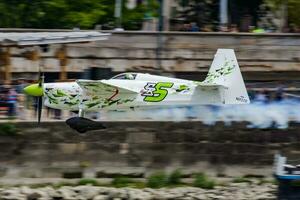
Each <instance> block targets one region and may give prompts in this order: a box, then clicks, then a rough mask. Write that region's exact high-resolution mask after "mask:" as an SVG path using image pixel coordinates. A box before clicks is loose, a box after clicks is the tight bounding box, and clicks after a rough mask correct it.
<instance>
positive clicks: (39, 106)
mask: <svg viewBox="0 0 300 200" xmlns="http://www.w3.org/2000/svg"><path fill="white" fill-rule="evenodd" d="M37 103H38V105H37V109H38V110H37V111H38V124H40V123H41V117H42V110H43V96H40V97H38V102H37Z"/></svg>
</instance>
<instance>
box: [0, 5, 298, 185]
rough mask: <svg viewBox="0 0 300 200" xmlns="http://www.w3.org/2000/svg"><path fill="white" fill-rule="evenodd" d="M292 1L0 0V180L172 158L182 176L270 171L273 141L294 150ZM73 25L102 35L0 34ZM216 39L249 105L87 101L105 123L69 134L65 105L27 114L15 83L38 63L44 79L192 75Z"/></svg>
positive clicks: (145, 167)
mask: <svg viewBox="0 0 300 200" xmlns="http://www.w3.org/2000/svg"><path fill="white" fill-rule="evenodd" d="M299 11H300V1H298V0H251V1H243V0H115V1H111V0H81V1H72V0H35V1H32V0H10V1H6V0H0V18H1V20H0V27H1V28H0V31H1V32H2V33H3V35H1V36H0V47H1V48H0V50H1V51H0V72H1V73H0V76H1V78H0V137H1V142H0V143H1V145H0V146H1V147H0V149H1V151H0V163H1V166H0V176H1V177H2V178H0V182H1V181H2V183H4V184H8V183H12V179H14V180H15V181H16V180H20V181H21V183H24V182H26V181H25V180H24V179H22V178H46V179H43V180H44V181H45V180H46V181H49V180H50V179H51V178H67V179H68V178H75V179H76V178H77V179H78V178H86V177H88V178H103V177H104V178H107V177H108V178H112V177H115V176H117V175H120V174H121V175H126V176H132V177H135V178H143V177H146V176H147V174H149V173H150V172H151V171H155V170H162V169H163V170H166V171H172V170H174V169H177V168H180V169H181V170H182V171H183V172H184V174H185V176H186V177H191V174H193V173H195V172H200V171H202V172H205V173H208V174H210V175H212V176H216V177H231V178H232V177H242V176H245V175H255V176H259V177H263V178H270V177H272V164H273V155H274V153H276V152H278V151H281V152H283V153H285V154H286V155H288V156H289V157H290V158H293V159H294V160H295V161H297V160H298V159H299V156H300V151H299V148H298V146H299V145H298V144H299V138H300V135H299V127H300V126H299V122H300V91H299V89H300V79H299V77H300V61H299V59H300V47H299V45H300V34H299V31H300V29H299V26H300V21H299V18H300V12H299ZM73 30H76V31H85V30H96V31H100V32H108V33H112V35H111V36H109V38H108V39H107V40H103V41H97V42H91V43H83V44H53V45H41V46H30V47H21V46H18V45H7V42H8V39H7V38H8V37H9V35H10V34H12V33H14V32H18V33H31V32H37V33H39V32H57V31H66V32H69V31H73ZM2 33H1V34H2ZM218 48H231V49H234V50H235V52H236V56H237V59H238V62H239V64H240V67H241V71H242V75H243V77H244V80H245V82H246V86H247V89H248V92H249V95H250V98H251V101H252V103H251V104H250V105H244V106H197V107H186V108H169V109H166V110H154V111H153V110H152V111H149V112H147V111H139V112H133V111H130V112H125V113H111V112H101V113H100V114H99V113H91V114H90V115H89V117H91V118H94V119H98V120H101V121H103V122H105V123H106V125H107V126H108V129H106V130H99V131H93V132H91V133H88V134H87V135H85V136H80V135H78V134H77V133H75V132H74V131H73V130H71V129H69V128H68V127H67V126H66V125H65V124H64V120H66V119H67V118H69V117H70V116H75V115H74V113H70V112H67V111H60V110H54V109H49V108H44V111H43V116H42V121H43V122H42V124H41V125H40V126H37V124H36V107H37V102H36V99H35V98H32V97H29V96H26V95H25V94H24V93H23V91H22V89H23V88H24V87H25V86H26V85H28V84H30V83H33V82H35V81H36V80H37V78H38V72H39V69H42V71H43V72H45V82H63V81H73V80H76V79H80V78H82V79H93V80H98V79H108V78H110V77H112V76H114V75H116V74H118V73H122V72H144V73H152V74H161V75H164V76H170V77H177V78H183V79H189V80H198V81H202V80H204V78H205V76H206V75H207V71H208V69H209V67H210V64H211V62H212V60H213V57H214V54H215V52H216V51H217V49H218ZM16 177H17V178H18V179H15V178H16ZM26 180H27V179H26ZM55 180H56V179H55ZM59 180H60V179H59ZM22 181H23V182H22ZM27 181H28V180H27ZM17 183H19V182H18V181H17Z"/></svg>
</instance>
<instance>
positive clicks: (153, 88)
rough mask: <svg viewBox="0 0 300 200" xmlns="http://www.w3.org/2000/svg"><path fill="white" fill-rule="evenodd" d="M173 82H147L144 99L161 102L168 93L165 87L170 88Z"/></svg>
mask: <svg viewBox="0 0 300 200" xmlns="http://www.w3.org/2000/svg"><path fill="white" fill-rule="evenodd" d="M173 85H174V84H173V83H171V82H158V83H147V85H145V87H144V88H145V92H144V93H143V94H142V96H144V97H145V98H144V101H147V102H161V101H163V100H164V99H165V98H166V96H167V95H168V90H167V88H172V86H173Z"/></svg>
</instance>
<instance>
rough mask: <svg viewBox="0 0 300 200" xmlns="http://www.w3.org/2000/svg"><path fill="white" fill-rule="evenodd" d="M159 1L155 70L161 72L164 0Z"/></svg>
mask: <svg viewBox="0 0 300 200" xmlns="http://www.w3.org/2000/svg"><path fill="white" fill-rule="evenodd" d="M158 2H159V10H158V14H159V19H158V26H157V48H156V65H157V66H156V67H157V71H158V72H159V73H160V74H161V73H162V71H163V69H162V64H161V51H162V43H163V39H162V33H161V32H162V31H163V30H164V16H163V10H164V8H163V5H164V0H158Z"/></svg>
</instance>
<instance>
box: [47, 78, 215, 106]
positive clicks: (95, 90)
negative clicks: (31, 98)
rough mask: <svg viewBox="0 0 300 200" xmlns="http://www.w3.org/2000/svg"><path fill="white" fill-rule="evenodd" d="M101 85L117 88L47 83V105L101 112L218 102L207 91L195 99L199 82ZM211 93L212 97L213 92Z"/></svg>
mask: <svg viewBox="0 0 300 200" xmlns="http://www.w3.org/2000/svg"><path fill="white" fill-rule="evenodd" d="M139 76H143V77H142V79H143V80H139ZM140 78H141V77H140ZM101 82H102V83H107V84H112V85H115V86H116V87H105V86H103V85H102V84H95V83H94V82H89V81H88V80H86V82H85V80H81V82H80V83H81V85H79V84H78V83H77V82H65V83H45V84H44V100H45V104H44V105H45V106H48V107H51V108H55V109H62V110H70V111H78V110H79V109H82V110H84V111H99V110H101V109H105V110H124V109H134V108H141V109H143V108H147V107H155V106H175V105H176V106H177V105H191V104H201V103H202V102H203V104H204V103H207V102H208V101H211V102H212V103H215V102H217V98H215V100H214V95H205V94H204V93H205V91H202V93H203V96H202V98H200V99H199V98H196V96H195V95H193V94H194V93H195V92H194V91H195V88H196V87H197V85H198V82H195V81H189V80H182V79H176V78H166V77H163V76H155V75H150V74H135V80H125V79H109V80H101ZM118 86H119V87H126V88H127V89H128V91H127V90H124V91H122V89H120V88H119V87H118ZM120 90H121V91H120ZM129 90H130V91H135V92H130V91H129ZM209 92H210V94H211V93H212V91H211V90H210V91H209ZM208 98H210V100H208ZM201 99H203V100H201ZM196 100H197V101H196ZM214 101H215V102H214Z"/></svg>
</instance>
